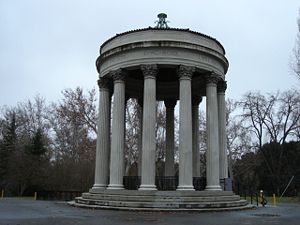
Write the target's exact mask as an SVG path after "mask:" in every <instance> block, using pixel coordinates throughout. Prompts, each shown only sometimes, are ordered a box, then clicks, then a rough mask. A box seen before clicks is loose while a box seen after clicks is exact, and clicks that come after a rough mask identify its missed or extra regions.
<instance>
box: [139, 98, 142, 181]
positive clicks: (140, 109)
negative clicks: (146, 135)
mask: <svg viewBox="0 0 300 225" xmlns="http://www.w3.org/2000/svg"><path fill="white" fill-rule="evenodd" d="M138 119H139V133H138V152H139V156H138V176H141V175H142V138H143V100H142V99H138Z"/></svg>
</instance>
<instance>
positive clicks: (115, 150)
mask: <svg viewBox="0 0 300 225" xmlns="http://www.w3.org/2000/svg"><path fill="white" fill-rule="evenodd" d="M112 76H113V79H114V103H113V121H112V142H111V157H110V160H111V161H110V182H109V185H108V189H123V174H124V138H125V136H124V130H125V113H124V111H125V82H124V75H123V74H122V72H121V71H120V70H118V71H115V72H114V73H113V75H112Z"/></svg>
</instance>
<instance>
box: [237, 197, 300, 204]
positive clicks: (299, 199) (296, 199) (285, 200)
mask: <svg viewBox="0 0 300 225" xmlns="http://www.w3.org/2000/svg"><path fill="white" fill-rule="evenodd" d="M241 198H242V199H245V197H244V196H241ZM266 199H267V201H268V204H269V205H270V204H271V205H272V204H273V197H272V196H267V197H266ZM246 200H247V201H248V202H249V203H250V202H251V197H250V196H247V197H246ZM252 203H253V204H256V197H255V196H253V197H252ZM276 203H277V204H280V203H298V204H300V197H282V198H279V197H276Z"/></svg>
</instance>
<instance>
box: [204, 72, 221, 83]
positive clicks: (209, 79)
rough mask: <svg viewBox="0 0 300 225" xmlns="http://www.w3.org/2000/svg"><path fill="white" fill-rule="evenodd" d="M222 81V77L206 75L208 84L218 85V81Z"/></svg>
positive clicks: (213, 74) (214, 74)
mask: <svg viewBox="0 0 300 225" xmlns="http://www.w3.org/2000/svg"><path fill="white" fill-rule="evenodd" d="M219 80H220V76H219V75H218V74H216V73H214V72H212V73H211V74H208V75H206V83H207V84H215V85H217V83H218V81H219Z"/></svg>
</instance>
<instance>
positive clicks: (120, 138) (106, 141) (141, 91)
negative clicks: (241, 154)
mask: <svg viewBox="0 0 300 225" xmlns="http://www.w3.org/2000/svg"><path fill="white" fill-rule="evenodd" d="M163 19H164V18H163ZM96 67H97V70H98V73H99V75H100V78H99V81H98V84H99V87H100V99H99V121H98V137H97V151H96V169H95V183H94V185H93V187H92V188H91V189H90V190H89V192H88V193H83V194H82V196H81V197H78V198H76V199H75V201H74V202H73V203H72V204H74V205H77V206H83V207H84V206H85V207H92V208H115V209H134V210H211V209H212V210H218V209H222V210H224V209H236V208H245V207H247V202H246V201H245V200H241V199H240V197H239V196H238V195H235V194H234V193H233V192H232V190H231V185H230V184H231V182H230V179H229V178H228V168H227V167H228V166H227V154H226V129H225V90H226V81H225V74H226V72H227V69H228V61H227V59H226V57H225V50H224V48H223V46H222V45H221V44H220V42H218V41H217V40H216V39H214V38H212V37H210V36H207V35H204V34H201V33H198V32H194V31H191V30H189V29H175V28H169V27H167V26H162V27H159V26H157V27H156V28H151V27H149V28H145V29H138V30H132V31H128V32H124V33H121V34H117V35H116V36H114V37H112V38H110V39H109V40H107V41H106V42H104V43H103V44H102V46H101V48H100V56H99V57H98V59H97V61H96ZM112 95H113V96H114V101H113V104H111V97H112ZM204 97H205V100H206V131H207V151H206V178H205V186H204V188H203V189H202V190H200V191H199V189H198V188H196V187H195V183H197V182H195V180H197V177H199V176H200V156H199V143H198V142H199V133H198V130H199V120H198V117H199V115H198V111H199V104H200V102H201V101H202V99H203V98H204ZM129 98H134V99H137V100H138V103H139V106H140V109H141V111H142V113H141V116H140V120H141V121H140V124H141V126H142V129H140V130H141V131H142V132H141V134H140V136H141V141H140V149H141V152H140V154H139V155H140V156H141V160H140V163H139V165H138V167H139V169H140V171H141V172H140V176H139V177H138V186H137V188H136V190H128V189H126V187H125V186H124V143H125V140H124V137H125V106H126V101H127V100H128V99H129ZM157 101H164V104H165V107H166V152H165V177H166V178H169V179H170V180H171V181H172V179H171V178H174V179H173V181H174V183H176V186H175V188H173V189H171V190H168V189H167V188H165V189H167V190H164V191H163V190H159V188H158V187H157V180H158V179H157V178H156V176H155V171H156V168H155V167H156V159H155V150H156V138H155V132H156V130H155V125H156V106H157V104H156V102H157ZM176 103H177V104H179V166H178V167H179V168H178V170H179V171H178V175H177V176H175V169H174V168H175V167H174V165H175V160H174V107H175V105H176ZM112 105H113V106H112ZM111 112H112V118H111ZM228 184H229V185H228Z"/></svg>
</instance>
